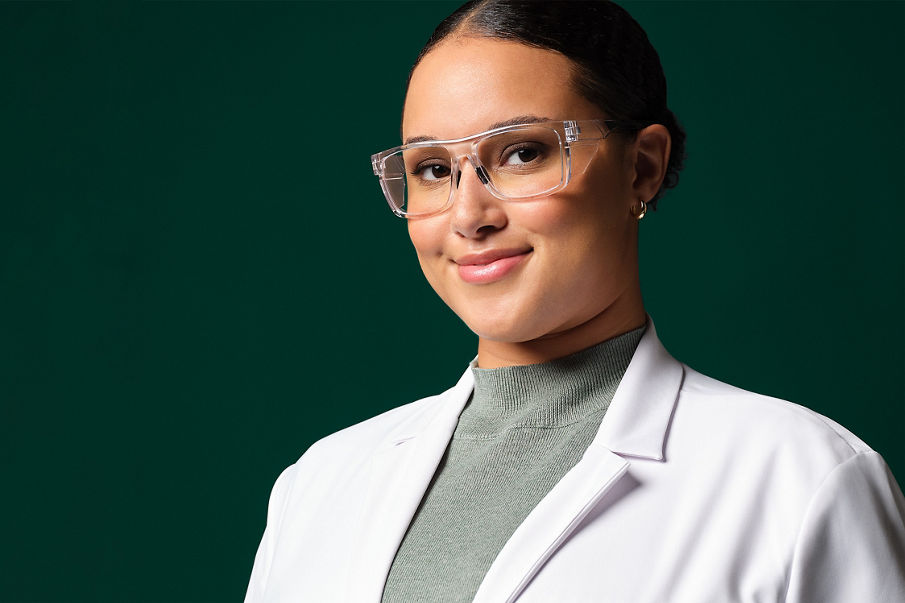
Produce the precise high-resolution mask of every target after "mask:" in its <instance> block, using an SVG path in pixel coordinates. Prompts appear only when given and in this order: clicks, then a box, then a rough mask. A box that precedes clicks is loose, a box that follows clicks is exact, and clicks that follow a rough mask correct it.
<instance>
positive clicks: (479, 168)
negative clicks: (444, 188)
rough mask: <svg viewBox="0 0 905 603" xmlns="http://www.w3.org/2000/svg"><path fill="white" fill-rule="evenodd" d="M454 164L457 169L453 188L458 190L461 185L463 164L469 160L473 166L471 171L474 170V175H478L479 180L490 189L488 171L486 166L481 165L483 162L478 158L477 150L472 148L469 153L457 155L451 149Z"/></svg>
mask: <svg viewBox="0 0 905 603" xmlns="http://www.w3.org/2000/svg"><path fill="white" fill-rule="evenodd" d="M449 152H450V156H451V161H452V164H453V165H455V166H456V168H455V174H454V175H455V179H454V181H453V183H452V184H453V188H454V189H458V188H459V184H460V182H461V181H462V171H463V170H462V167H463V165H462V163H463V161H466V160H467V163H469V164H471V169H472V170H474V173H475V174H476V175H477V177H478V179H479V180H480V181H481V184H483V185H484V186H485V187H488V188H489V185H490V177H489V176H488V175H487V170H486V169H484V166H483V165H482V164H481V160H480V159H479V158H478V155H477V150H476V149H475V148H474V147H472V148H470V149H468V151H466V152H464V153H459V154H456V153H455V152H454V151H453V150H452V149H449Z"/></svg>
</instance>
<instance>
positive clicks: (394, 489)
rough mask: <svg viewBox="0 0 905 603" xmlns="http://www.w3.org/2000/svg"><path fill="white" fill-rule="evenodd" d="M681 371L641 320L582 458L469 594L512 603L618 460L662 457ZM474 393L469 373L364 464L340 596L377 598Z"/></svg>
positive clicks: (616, 469) (607, 485) (623, 463)
mask: <svg viewBox="0 0 905 603" xmlns="http://www.w3.org/2000/svg"><path fill="white" fill-rule="evenodd" d="M683 375H684V371H683V368H682V365H681V364H680V363H679V362H678V361H676V360H675V359H673V358H672V357H671V356H670V355H669V353H668V352H667V351H666V350H665V349H664V348H663V346H662V345H661V344H660V341H659V339H658V338H657V334H656V330H655V329H654V325H653V321H652V320H651V319H650V317H649V316H648V322H647V329H646V331H645V333H644V335H643V337H642V338H641V341H640V343H639V344H638V348H637V349H636V350H635V354H634V355H633V356H632V360H631V362H630V363H629V366H628V369H627V370H626V372H625V375H624V376H623V378H622V381H621V382H620V384H619V387H618V388H617V390H616V394H615V396H614V397H613V400H612V402H611V404H610V407H609V409H608V410H607V412H606V414H605V415H604V419H603V421H602V423H601V426H600V429H599V430H598V432H597V435H596V436H595V438H594V440H593V441H592V442H591V445H590V446H589V447H588V449H587V450H586V451H585V454H584V456H583V457H582V459H581V460H580V461H579V462H578V463H577V464H576V465H575V466H574V467H573V468H572V469H571V470H569V472H568V473H567V474H566V475H565V476H564V477H563V478H562V479H561V480H560V482H559V483H557V484H556V486H554V488H553V489H552V490H551V491H550V492H549V493H548V494H547V496H546V497H544V499H543V500H541V502H540V503H539V504H538V505H537V507H535V509H534V510H532V511H531V513H530V514H529V515H528V517H527V518H526V519H525V521H524V522H523V523H522V524H521V525H520V526H519V527H518V529H516V531H515V532H514V533H513V535H512V537H511V538H510V539H509V541H508V542H507V543H506V545H505V546H504V547H503V549H502V550H501V551H500V553H499V555H498V556H497V558H496V560H495V561H494V563H493V564H492V565H491V567H490V569H489V570H488V573H487V575H486V576H485V578H484V581H483V582H482V584H481V587H480V589H479V590H478V593H477V595H476V597H475V601H476V602H480V601H488V602H489V601H494V602H495V601H511V600H514V599H515V598H517V597H518V595H519V593H520V592H521V591H522V590H523V589H524V588H525V586H527V584H528V583H529V582H530V580H531V579H532V578H533V577H534V575H535V574H536V573H537V572H538V571H539V570H540V568H541V567H542V566H543V564H544V563H545V562H546V560H547V559H549V557H550V556H551V555H553V554H554V553H555V551H556V549H557V548H558V547H559V546H560V545H561V544H562V542H564V541H565V540H566V538H567V537H568V536H569V534H571V533H572V532H573V531H574V530H575V529H576V527H577V526H578V525H579V524H580V522H581V520H582V519H584V517H585V516H586V515H587V514H588V513H589V512H590V511H591V510H592V509H593V508H594V507H595V505H596V504H597V502H599V501H600V500H601V499H602V498H603V497H604V495H605V494H606V493H607V492H608V491H610V489H611V488H612V486H613V485H614V484H615V483H616V482H618V480H619V478H620V477H622V475H624V474H625V472H626V471H627V470H628V466H629V461H628V460H627V459H626V458H623V457H637V458H644V459H651V460H656V461H663V460H664V448H665V444H666V438H667V435H668V429H669V422H670V419H671V417H672V413H673V408H674V406H675V402H676V398H677V396H678V392H679V388H680V386H681V383H682V378H683ZM473 387H474V380H473V377H472V373H471V369H470V368H468V369H466V371H465V373H464V374H463V375H462V377H461V378H460V379H459V381H458V383H456V385H455V386H454V387H452V388H451V389H449V390H447V391H446V392H444V393H443V394H440V395H439V396H437V397H435V398H432V399H428V400H424V401H422V402H421V403H420V404H421V408H420V409H419V410H418V411H417V412H415V413H413V414H412V415H411V416H410V417H408V418H407V420H405V421H404V422H403V423H401V424H400V425H398V426H397V427H396V429H394V430H393V431H392V432H391V433H390V434H388V436H387V437H386V438H385V439H384V440H383V442H382V443H381V445H380V446H379V447H378V449H377V451H376V452H375V454H374V456H373V458H372V459H371V468H370V479H369V487H368V493H367V495H366V497H365V500H364V501H363V504H362V511H361V516H360V518H359V521H360V527H359V532H358V533H359V534H361V540H360V546H359V547H357V548H356V550H355V551H354V552H353V554H352V558H351V559H350V565H349V575H348V580H347V581H346V584H347V585H348V588H349V591H348V592H347V597H346V598H345V600H349V601H380V599H381V597H382V593H383V587H384V584H385V581H386V578H387V575H388V573H389V570H390V566H391V565H392V562H393V558H394V557H395V555H396V551H397V549H398V547H399V544H400V543H401V541H402V538H403V537H404V535H405V533H406V531H407V529H408V526H409V523H410V522H411V520H412V517H413V516H414V514H415V512H416V511H417V509H418V505H419V504H420V502H421V499H422V497H423V496H424V493H425V491H426V490H427V488H428V486H429V485H430V482H431V479H432V478H433V476H434V473H435V471H436V469H437V466H438V464H439V463H440V460H441V459H442V457H443V454H444V453H445V451H446V448H447V446H448V444H449V441H450V439H451V438H452V434H453V431H454V430H455V428H456V423H457V422H458V418H459V414H460V413H461V412H462V409H463V408H464V407H465V404H466V403H467V402H468V399H469V396H470V395H471V392H472V389H473Z"/></svg>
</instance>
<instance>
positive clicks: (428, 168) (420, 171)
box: [412, 163, 449, 182]
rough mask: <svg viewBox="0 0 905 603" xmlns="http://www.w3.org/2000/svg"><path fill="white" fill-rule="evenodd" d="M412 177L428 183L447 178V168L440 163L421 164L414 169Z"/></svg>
mask: <svg viewBox="0 0 905 603" xmlns="http://www.w3.org/2000/svg"><path fill="white" fill-rule="evenodd" d="M412 175H413V176H415V177H417V178H420V179H421V180H425V181H428V182H431V181H437V180H442V179H444V178H449V166H447V165H444V164H442V163H433V164H421V165H418V166H416V167H415V169H414V170H413V171H412Z"/></svg>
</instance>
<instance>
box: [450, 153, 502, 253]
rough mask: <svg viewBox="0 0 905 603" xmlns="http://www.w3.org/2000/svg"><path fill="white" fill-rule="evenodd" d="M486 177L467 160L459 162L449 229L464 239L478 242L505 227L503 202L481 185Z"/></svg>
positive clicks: (483, 184)
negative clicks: (477, 240)
mask: <svg viewBox="0 0 905 603" xmlns="http://www.w3.org/2000/svg"><path fill="white" fill-rule="evenodd" d="M486 183H487V174H486V172H484V169H483V168H481V167H476V166H475V164H474V163H473V162H472V161H471V160H470V159H468V158H464V157H463V158H462V160H461V163H460V164H459V172H458V174H457V175H456V181H455V182H454V184H455V189H454V190H453V204H452V208H451V210H450V212H451V214H450V228H451V229H452V230H453V232H455V233H456V234H458V235H459V236H462V237H465V238H466V239H479V238H483V237H485V236H487V235H488V234H490V233H491V232H494V231H497V230H500V229H501V228H503V227H504V226H506V222H507V218H506V211H505V206H504V205H503V202H502V201H501V200H500V199H497V198H496V197H494V196H493V195H492V194H491V193H490V191H489V190H487V187H486V186H485V184H486Z"/></svg>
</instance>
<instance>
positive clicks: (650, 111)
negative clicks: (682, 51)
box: [409, 0, 685, 209]
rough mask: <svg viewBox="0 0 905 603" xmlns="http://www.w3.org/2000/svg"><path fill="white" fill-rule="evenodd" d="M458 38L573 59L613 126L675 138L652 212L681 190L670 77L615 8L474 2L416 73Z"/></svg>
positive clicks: (580, 84) (438, 35)
mask: <svg viewBox="0 0 905 603" xmlns="http://www.w3.org/2000/svg"><path fill="white" fill-rule="evenodd" d="M453 34H464V35H477V36H482V37H489V38H500V39H503V40H512V41H516V42H520V43H522V44H526V45H528V46H533V47H536V48H543V49H547V50H554V51H556V52H559V53H561V54H562V55H564V56H565V57H566V58H568V59H571V60H572V62H573V63H574V64H575V66H576V71H575V75H574V79H575V86H576V88H577V90H578V93H579V94H581V95H582V96H584V97H585V98H586V99H588V100H589V101H591V102H592V103H594V104H596V105H597V106H598V107H600V108H601V109H602V110H603V111H604V112H606V114H607V116H608V118H609V119H613V120H617V121H620V122H629V123H633V124H637V128H638V129H640V128H643V127H645V126H647V125H650V124H654V123H658V124H663V125H664V126H666V128H667V129H668V130H669V134H670V136H671V138H672V149H671V152H670V155H669V163H668V166H667V171H666V177H665V178H664V179H663V184H662V185H661V186H660V190H659V191H657V194H656V195H654V198H653V199H650V200H648V205H649V206H650V207H652V208H653V209H656V207H657V201H658V200H659V199H660V197H662V196H663V193H664V192H665V191H666V189H668V188H673V187H674V186H676V185H677V184H678V183H679V171H680V170H681V169H682V166H683V163H684V160H685V130H684V129H683V128H682V126H681V125H679V122H678V120H677V119H676V116H675V115H673V113H672V111H670V110H669V108H668V107H667V105H666V77H665V76H664V75H663V67H662V66H661V65H660V57H659V56H658V55H657V51H656V50H654V47H653V46H652V45H651V43H650V40H648V39H647V34H646V33H644V30H643V29H641V26H640V25H638V23H637V22H636V21H635V20H634V19H633V18H632V16H631V15H629V14H628V12H626V10H625V9H624V8H622V7H621V6H619V5H617V4H614V3H613V2H609V1H595V2H588V1H581V2H568V1H558V2H557V1H549V0H546V1H544V0H540V1H530V0H472V1H471V2H466V3H465V4H463V5H462V6H460V7H459V8H458V9H457V10H456V11H455V12H453V13H452V14H451V15H449V16H448V17H446V19H444V20H443V21H442V22H441V23H440V24H439V25H438V26H437V28H436V29H435V30H434V33H433V34H431V37H430V39H429V40H428V41H427V44H425V46H424V48H422V49H421V53H420V54H419V55H418V58H417V59H416V60H415V64H414V65H413V66H412V71H414V70H415V67H417V66H418V64H419V63H420V62H421V59H422V58H424V56H425V55H426V54H427V53H428V52H430V51H431V50H432V49H433V48H434V47H435V46H436V45H437V44H439V43H440V42H442V41H443V40H444V39H446V38H447V37H449V36H450V35H453ZM409 80H411V73H409Z"/></svg>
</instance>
